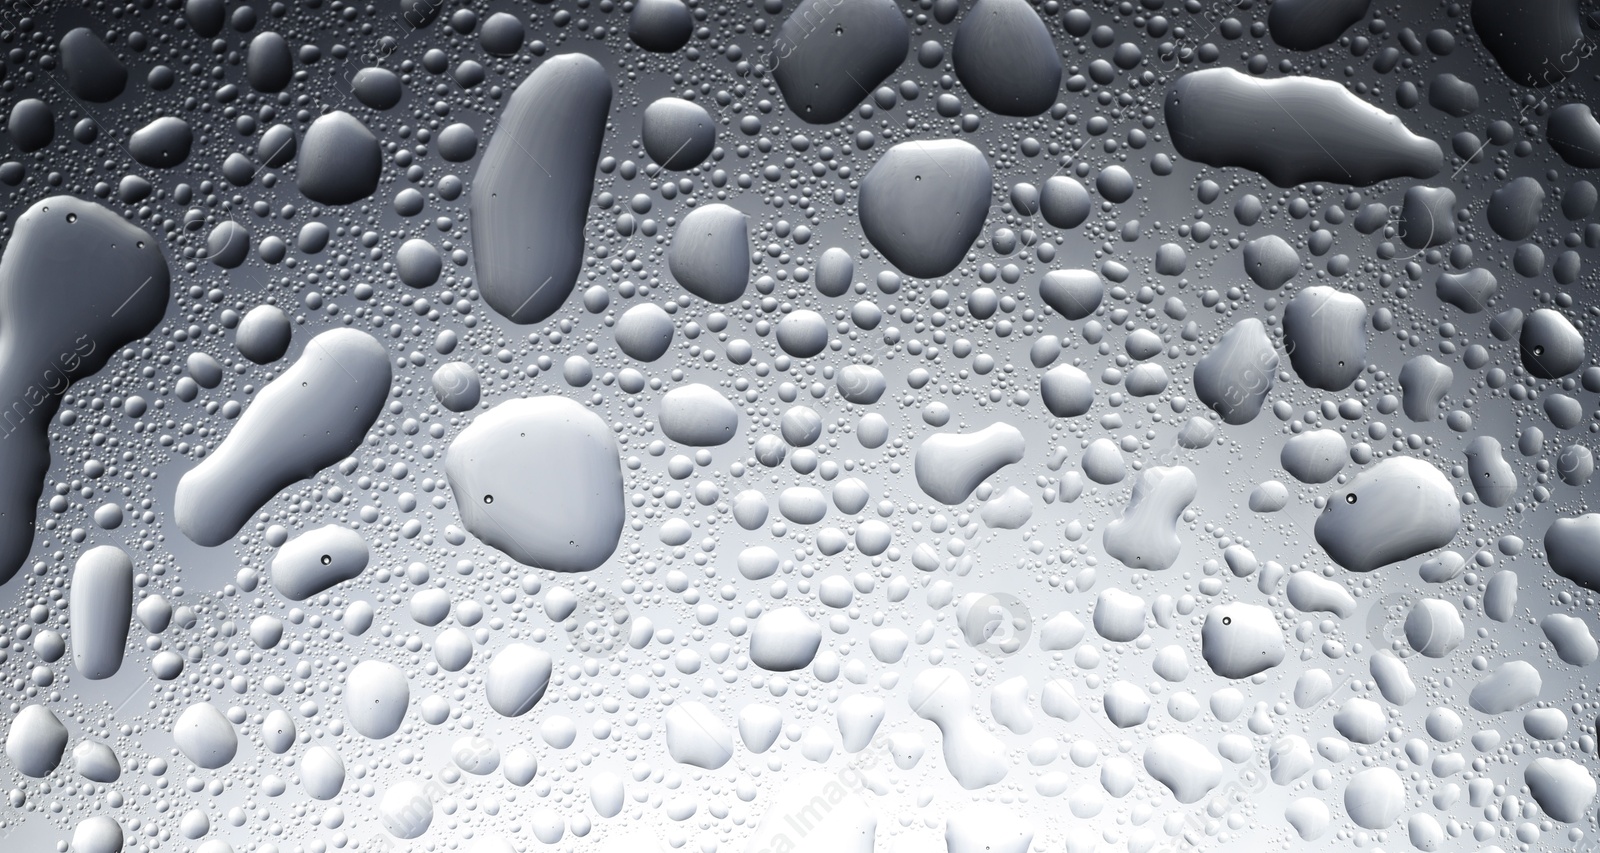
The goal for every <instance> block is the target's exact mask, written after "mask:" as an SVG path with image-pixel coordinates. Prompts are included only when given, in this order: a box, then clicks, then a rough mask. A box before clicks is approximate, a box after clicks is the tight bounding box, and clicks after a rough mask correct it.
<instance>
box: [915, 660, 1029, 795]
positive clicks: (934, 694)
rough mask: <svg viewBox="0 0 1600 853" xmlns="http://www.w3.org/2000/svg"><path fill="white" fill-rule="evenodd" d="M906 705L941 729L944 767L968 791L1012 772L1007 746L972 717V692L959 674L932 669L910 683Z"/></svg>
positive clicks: (990, 783) (942, 668)
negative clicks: (908, 703) (908, 704)
mask: <svg viewBox="0 0 1600 853" xmlns="http://www.w3.org/2000/svg"><path fill="white" fill-rule="evenodd" d="M906 698H907V701H909V702H910V704H911V709H912V710H913V711H915V712H916V714H917V716H919V717H921V718H923V719H924V720H927V721H929V722H931V723H933V724H934V725H935V726H938V727H939V733H940V735H942V740H943V741H944V763H945V767H946V769H948V770H949V771H950V775H951V776H953V777H954V778H955V780H956V784H958V785H960V786H961V787H962V788H965V789H966V790H968V791H972V790H976V789H978V788H986V787H988V786H990V785H993V784H996V783H998V782H1000V781H1001V780H1002V779H1004V778H1005V777H1006V774H1007V773H1008V772H1009V771H1010V769H1011V768H1010V764H1009V763H1008V762H1007V761H1006V750H1005V745H1004V744H1002V743H1001V742H1000V741H999V739H997V738H996V737H995V736H994V735H991V734H989V732H988V731H986V730H985V729H984V727H983V725H982V724H981V723H979V722H978V720H977V719H976V717H975V716H974V715H973V713H972V688H971V686H970V685H969V684H968V683H967V679H966V677H965V676H963V675H962V674H961V673H960V672H957V671H956V670H954V669H949V668H946V667H929V668H928V669H925V670H923V671H922V672H921V673H919V674H918V675H917V677H916V679H914V680H913V681H912V682H911V691H910V693H909V694H908V695H907V697H906Z"/></svg>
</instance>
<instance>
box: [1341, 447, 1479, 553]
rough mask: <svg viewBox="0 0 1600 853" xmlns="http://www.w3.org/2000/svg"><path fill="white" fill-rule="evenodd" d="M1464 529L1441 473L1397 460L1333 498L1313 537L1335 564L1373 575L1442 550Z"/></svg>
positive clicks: (1362, 475)
mask: <svg viewBox="0 0 1600 853" xmlns="http://www.w3.org/2000/svg"><path fill="white" fill-rule="evenodd" d="M1460 528H1461V502H1460V501H1459V500H1457V499H1456V495H1455V490H1454V489H1452V488H1451V487H1450V481H1449V480H1446V479H1445V476H1444V475H1443V474H1441V473H1439V470H1438V469H1437V468H1434V467H1433V466H1432V465H1430V464H1428V463H1427V462H1424V461H1422V460H1420V459H1416V458H1413V457H1410V456H1393V457H1390V458H1388V459H1385V460H1383V461H1382V462H1379V463H1378V464H1377V465H1374V466H1373V467H1371V468H1369V469H1367V470H1365V471H1363V472H1361V473H1360V474H1358V475H1356V477H1355V478H1354V479H1352V480H1351V481H1350V482H1349V483H1348V484H1347V485H1346V486H1345V487H1344V488H1342V489H1340V490H1338V491H1335V492H1334V493H1333V494H1331V495H1329V496H1328V502H1327V506H1326V507H1324V508H1323V511H1322V514H1321V515H1319V516H1317V522H1316V526H1315V528H1314V529H1313V534H1314V535H1315V536H1316V540H1317V544H1318V545H1321V546H1322V548H1323V550H1324V551H1326V552H1327V553H1328V556H1329V557H1330V558H1332V559H1333V561H1334V562H1336V563H1338V564H1339V565H1341V566H1343V567H1344V568H1346V569H1349V570H1350V571H1352V572H1370V571H1372V570H1373V569H1376V568H1378V567H1380V566H1386V565H1388V564H1390V563H1395V562H1399V561H1400V560H1404V559H1407V558H1409V557H1415V556H1417V555H1418V554H1423V553H1426V552H1428V551H1432V550H1433V549H1435V548H1442V547H1444V546H1445V545H1448V544H1450V540H1451V539H1454V538H1455V535H1456V531H1457V530H1459V529H1460Z"/></svg>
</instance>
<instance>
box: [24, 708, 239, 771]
mask: <svg viewBox="0 0 1600 853" xmlns="http://www.w3.org/2000/svg"><path fill="white" fill-rule="evenodd" d="M224 722H226V721H224ZM66 751H67V727H66V726H64V725H62V724H61V719H60V718H59V717H57V716H56V715H55V712H54V711H51V710H50V709H49V708H46V707H45V706H43V705H24V706H22V710H20V711H18V712H17V714H16V716H14V717H12V718H11V730H10V731H9V732H7V733H6V757H7V758H10V759H11V763H12V765H14V766H15V767H16V768H17V772H18V773H21V774H22V775H24V776H27V777H29V778H33V779H43V778H44V777H46V776H49V775H50V773H51V772H52V771H53V770H55V769H56V765H58V764H60V763H61V756H62V755H64V754H65V753H66Z"/></svg>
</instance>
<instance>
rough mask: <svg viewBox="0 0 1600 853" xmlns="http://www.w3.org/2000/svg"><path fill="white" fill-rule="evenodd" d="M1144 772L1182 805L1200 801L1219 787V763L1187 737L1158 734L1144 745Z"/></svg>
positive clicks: (1203, 748) (1197, 743)
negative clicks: (1164, 787)
mask: <svg viewBox="0 0 1600 853" xmlns="http://www.w3.org/2000/svg"><path fill="white" fill-rule="evenodd" d="M1144 771H1145V772H1146V773H1149V774H1150V778H1152V779H1154V780H1156V781H1157V782H1160V783H1161V784H1162V785H1164V786H1166V788H1167V790H1169V791H1171V792H1172V796H1173V797H1176V798H1177V800H1178V802H1180V803H1185V804H1188V803H1197V802H1199V801H1200V800H1201V798H1203V797H1205V795H1206V794H1209V793H1211V790H1212V789H1213V788H1216V787H1217V786H1218V785H1220V784H1222V762H1220V761H1218V760H1217V757H1216V756H1215V755H1212V754H1211V751H1210V750H1209V749H1206V748H1205V747H1204V746H1202V745H1201V744H1200V742H1199V741H1196V740H1195V739H1193V738H1191V737H1188V736H1186V735H1180V734H1163V735H1158V736H1156V738H1155V739H1154V740H1152V741H1150V743H1148V744H1146V745H1145V748H1144Z"/></svg>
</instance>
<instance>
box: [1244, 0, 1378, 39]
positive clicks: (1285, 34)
mask: <svg viewBox="0 0 1600 853" xmlns="http://www.w3.org/2000/svg"><path fill="white" fill-rule="evenodd" d="M1371 5H1372V0H1327V2H1321V0H1279V2H1277V3H1274V4H1272V8H1271V9H1269V10H1268V12H1267V32H1268V33H1270V34H1271V35H1272V40H1273V41H1275V42H1277V43H1278V44H1279V45H1280V46H1282V47H1286V48H1289V49H1290V50H1316V49H1317V48H1319V47H1323V46H1325V45H1330V44H1333V43H1334V42H1336V41H1338V40H1339V34H1340V33H1343V32H1344V31H1345V30H1347V29H1349V28H1350V27H1351V25H1353V24H1355V23H1356V22H1358V21H1360V20H1361V19H1362V18H1365V17H1366V16H1367V7H1369V6H1371Z"/></svg>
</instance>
